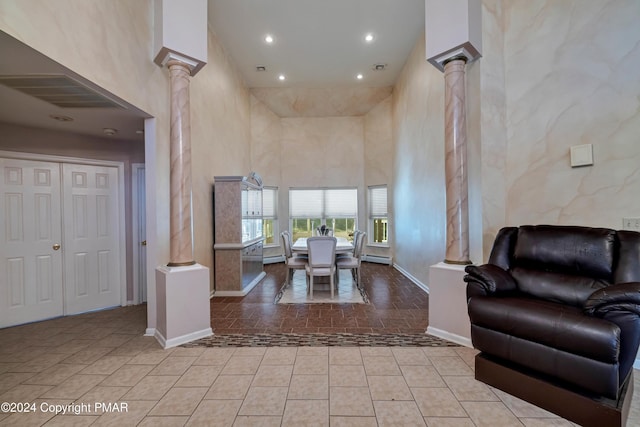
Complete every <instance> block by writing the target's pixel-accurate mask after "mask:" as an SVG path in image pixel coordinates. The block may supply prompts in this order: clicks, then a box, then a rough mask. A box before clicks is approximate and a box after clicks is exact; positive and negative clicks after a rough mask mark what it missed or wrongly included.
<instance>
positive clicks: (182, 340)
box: [154, 328, 213, 350]
mask: <svg viewBox="0 0 640 427" xmlns="http://www.w3.org/2000/svg"><path fill="white" fill-rule="evenodd" d="M211 335H213V330H212V329H211V328H206V329H203V330H201V331H196V332H191V333H189V334H186V335H182V336H179V337H175V338H171V339H169V340H167V339H166V338H165V337H164V336H162V334H161V333H160V331H158V330H156V333H155V335H154V336H155V338H156V339H157V340H158V342H159V343H160V345H161V346H162V348H164V349H165V350H166V349H168V348H173V347H177V346H179V345H181V344H186V343H188V342H191V341H195V340H199V339H200V338H206V337H210V336H211Z"/></svg>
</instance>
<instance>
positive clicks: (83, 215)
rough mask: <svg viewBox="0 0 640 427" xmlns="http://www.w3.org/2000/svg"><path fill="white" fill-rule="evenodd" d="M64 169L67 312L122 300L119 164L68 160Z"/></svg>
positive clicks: (116, 303) (82, 310) (102, 305)
mask: <svg viewBox="0 0 640 427" xmlns="http://www.w3.org/2000/svg"><path fill="white" fill-rule="evenodd" d="M62 169H63V184H64V188H65V192H64V202H63V206H64V212H65V216H64V230H65V236H64V237H65V239H64V241H65V260H64V271H65V303H66V314H76V313H82V312H86V311H90V310H95V309H100V308H106V307H112V306H117V305H120V304H121V299H120V286H121V284H120V268H123V267H121V266H120V230H119V215H120V209H119V203H120V200H119V198H118V171H117V168H115V167H106V166H90V165H76V164H64V165H63V166H62Z"/></svg>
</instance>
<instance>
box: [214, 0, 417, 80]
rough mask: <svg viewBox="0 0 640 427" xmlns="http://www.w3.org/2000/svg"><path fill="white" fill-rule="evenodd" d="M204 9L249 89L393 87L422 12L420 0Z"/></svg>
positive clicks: (236, 4) (224, 1) (286, 0)
mask: <svg viewBox="0 0 640 427" xmlns="http://www.w3.org/2000/svg"><path fill="white" fill-rule="evenodd" d="M208 13H209V26H210V27H211V29H212V30H213V31H214V33H215V34H216V35H217V36H218V37H219V39H220V41H221V43H222V45H223V46H224V47H225V49H226V50H227V52H228V53H229V54H230V55H231V57H232V58H233V62H234V63H235V65H236V66H237V67H238V69H239V71H240V73H241V74H242V76H243V78H244V80H245V83H246V84H247V85H248V86H249V87H250V88H254V87H305V88H318V87H334V86H354V85H360V86H366V87H381V86H393V84H394V83H395V81H396V79H397V77H398V74H399V72H400V71H401V69H402V67H403V65H404V63H405V61H406V60H407V58H408V56H409V54H410V52H411V50H412V49H413V47H414V45H415V44H416V41H417V40H418V38H419V37H420V35H421V34H422V32H423V31H424V17H425V15H424V0H268V1H267V0H233V1H231V0H209V9H208ZM367 34H371V36H372V37H373V40H371V41H370V42H368V41H366V40H365V37H366V35H367ZM267 35H270V36H271V37H272V38H273V42H272V43H270V44H269V43H267V42H266V41H265V37H266V36H267ZM376 65H378V66H384V69H383V70H380V71H375V70H374V68H375V66H376ZM258 66H262V67H265V68H266V71H256V67H258ZM359 73H360V74H362V76H363V78H362V79H361V80H358V79H357V78H356V75H357V74H359ZM280 74H283V75H284V76H285V80H284V81H280V80H279V79H278V76H279V75H280Z"/></svg>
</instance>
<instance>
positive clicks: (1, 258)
mask: <svg viewBox="0 0 640 427" xmlns="http://www.w3.org/2000/svg"><path fill="white" fill-rule="evenodd" d="M61 222H62V218H61V206H60V165H59V164H58V163H52V162H39V161H31V160H16V159H4V158H0V328H1V327H6V326H12V325H18V324H22V323H27V322H32V321H36V320H42V319H48V318H51V317H56V316H61V315H62V314H63V292H62V252H61V251H60V250H57V251H56V250H54V249H53V247H54V245H55V244H60V243H61V239H62V225H61Z"/></svg>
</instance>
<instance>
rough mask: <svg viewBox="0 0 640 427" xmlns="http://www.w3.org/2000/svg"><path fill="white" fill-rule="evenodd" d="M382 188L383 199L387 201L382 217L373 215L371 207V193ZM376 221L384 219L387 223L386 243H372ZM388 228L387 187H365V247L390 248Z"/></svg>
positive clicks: (382, 185) (383, 185)
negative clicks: (383, 191) (383, 192)
mask: <svg viewBox="0 0 640 427" xmlns="http://www.w3.org/2000/svg"><path fill="white" fill-rule="evenodd" d="M382 188H384V190H385V199H386V201H387V203H386V211H385V212H384V215H382V214H380V213H377V214H376V213H374V207H373V202H374V200H373V199H374V198H373V191H374V190H376V189H382ZM376 219H385V220H386V221H387V241H386V243H385V242H376V241H374V237H375V236H374V234H375V226H374V221H375V220H376ZM389 228H390V227H389V187H388V185H387V184H379V185H370V186H368V187H367V246H375V247H381V248H388V247H390V245H389V241H390V240H391V236H390V235H391V233H390V229H389Z"/></svg>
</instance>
